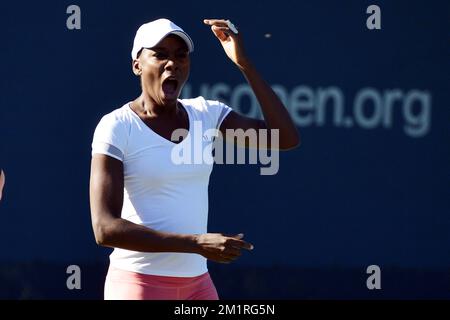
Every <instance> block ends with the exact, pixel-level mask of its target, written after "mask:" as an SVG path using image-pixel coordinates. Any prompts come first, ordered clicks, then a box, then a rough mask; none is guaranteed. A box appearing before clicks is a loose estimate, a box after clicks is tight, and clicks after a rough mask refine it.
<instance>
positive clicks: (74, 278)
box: [66, 264, 81, 290]
mask: <svg viewBox="0 0 450 320" xmlns="http://www.w3.org/2000/svg"><path fill="white" fill-rule="evenodd" d="M66 273H67V274H70V276H69V277H68V278H67V280H66V286H67V289H69V290H74V289H77V290H80V289H81V268H80V267H79V266H77V265H76V264H72V265H70V266H68V267H67V269H66Z"/></svg>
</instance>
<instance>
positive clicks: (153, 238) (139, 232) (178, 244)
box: [96, 218, 198, 253]
mask: <svg viewBox="0 0 450 320" xmlns="http://www.w3.org/2000/svg"><path fill="white" fill-rule="evenodd" d="M96 238H97V242H98V243H99V244H100V245H103V246H107V247H114V248H122V249H127V250H132V251H139V252H184V253H198V246H197V245H196V236H195V235H189V234H175V233H167V232H160V231H156V230H153V229H150V228H147V227H145V226H142V225H138V224H135V223H132V222H130V221H127V220H125V219H121V218H117V219H113V220H111V221H108V223H107V224H104V225H103V226H101V227H98V228H97V230H96Z"/></svg>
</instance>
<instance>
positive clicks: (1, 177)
mask: <svg viewBox="0 0 450 320" xmlns="http://www.w3.org/2000/svg"><path fill="white" fill-rule="evenodd" d="M4 186H5V174H4V173H3V170H1V169H0V200H2V192H3V187H4Z"/></svg>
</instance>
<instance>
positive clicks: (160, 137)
mask: <svg viewBox="0 0 450 320" xmlns="http://www.w3.org/2000/svg"><path fill="white" fill-rule="evenodd" d="M177 101H178V102H179V103H180V104H181V106H182V107H183V108H184V110H185V111H186V114H187V116H188V125H189V129H188V134H187V135H186V137H184V139H183V140H182V141H181V142H178V143H176V142H173V141H172V140H169V139H166V138H164V137H163V136H162V135H160V134H159V133H157V132H156V131H154V130H153V129H152V128H150V127H149V126H148V125H147V124H146V123H145V122H144V120H142V119H141V117H139V115H138V114H137V113H136V112H134V110H133V109H132V108H131V101H130V102H128V103H127V104H126V106H127V109H128V110H129V111H130V112H131V114H132V115H133V116H134V117H135V118H137V119H138V121H139V122H140V123H141V124H142V125H144V126H145V127H146V128H147V130H148V131H149V132H150V133H151V134H152V135H154V136H156V137H158V139H160V140H163V141H165V142H166V143H170V144H171V145H179V144H182V143H183V142H184V141H185V140H187V139H189V138H190V137H191V128H192V121H191V115H190V113H189V110H188V108H186V106H185V105H184V104H183V102H181V100H180V99H178V100H177Z"/></svg>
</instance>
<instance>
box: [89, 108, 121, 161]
mask: <svg viewBox="0 0 450 320" xmlns="http://www.w3.org/2000/svg"><path fill="white" fill-rule="evenodd" d="M126 143H127V130H126V126H125V123H123V122H122V121H120V120H119V119H117V117H115V116H114V115H113V114H107V115H105V116H104V117H103V118H102V119H101V120H100V122H99V123H98V125H97V127H96V128H95V132H94V138H93V140H92V155H94V154H95V153H100V154H105V155H108V156H110V157H113V158H115V159H117V160H120V161H123V159H124V154H125V149H126Z"/></svg>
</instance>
